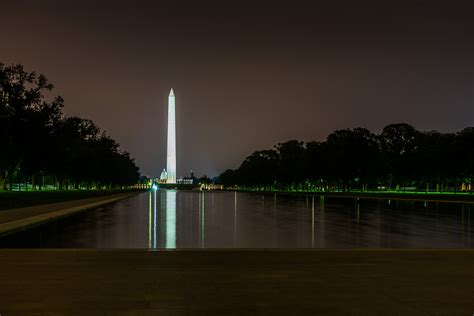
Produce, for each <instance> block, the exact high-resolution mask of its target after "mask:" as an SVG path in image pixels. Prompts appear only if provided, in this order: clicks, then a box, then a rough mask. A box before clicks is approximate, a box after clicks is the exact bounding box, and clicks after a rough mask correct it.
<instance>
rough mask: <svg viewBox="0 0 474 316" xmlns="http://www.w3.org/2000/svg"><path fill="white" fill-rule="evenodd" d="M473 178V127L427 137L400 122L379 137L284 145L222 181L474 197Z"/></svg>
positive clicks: (347, 135) (353, 133)
mask: <svg viewBox="0 0 474 316" xmlns="http://www.w3.org/2000/svg"><path fill="white" fill-rule="evenodd" d="M473 176H474V128H473V127H468V128H465V129H463V130H461V131H459V132H456V133H441V132H438V131H428V132H422V131H418V130H417V129H415V128H414V127H413V126H411V125H409V124H405V123H401V124H390V125H388V126H386V127H385V128H384V129H383V131H382V132H381V133H380V134H375V133H372V132H371V131H369V130H368V129H365V128H354V129H343V130H337V131H335V132H333V133H331V134H330V135H329V136H327V138H326V140H325V141H310V142H301V141H297V140H290V141H287V142H285V143H279V144H278V145H276V146H274V148H273V149H268V150H258V151H255V152H254V153H252V154H251V155H250V156H248V157H247V158H245V160H244V161H243V162H242V164H241V165H240V167H239V168H237V169H235V170H231V169H229V170H226V171H225V172H224V173H222V174H221V175H220V176H219V181H220V182H221V183H222V184H224V185H227V186H239V187H241V188H247V189H255V190H287V191H294V190H302V191H306V190H307V191H318V190H320V191H327V190H329V191H348V190H362V191H367V190H398V191H407V190H410V191H436V192H443V191H444V192H445V191H453V192H458V191H461V190H462V191H469V192H472V186H471V183H472V178H473Z"/></svg>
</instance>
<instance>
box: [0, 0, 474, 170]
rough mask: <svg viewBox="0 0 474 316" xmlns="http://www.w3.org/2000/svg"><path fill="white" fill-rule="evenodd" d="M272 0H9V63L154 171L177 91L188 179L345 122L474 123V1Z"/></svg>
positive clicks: (4, 30)
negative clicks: (33, 75) (48, 84)
mask: <svg viewBox="0 0 474 316" xmlns="http://www.w3.org/2000/svg"><path fill="white" fill-rule="evenodd" d="M73 2H74V4H73ZM98 3H99V4H98ZM265 3H267V2H259V1H222V0H221V1H215V2H209V1H189V2H184V1H176V0H168V1H124V2H121V1H97V0H96V1H64V0H62V1H47V0H46V1H45V0H42V1H33V0H31V1H22V0H15V1H12V0H10V1H4V0H0V6H1V7H0V8H1V9H0V61H2V62H4V63H22V64H24V65H25V66H26V67H27V69H29V70H36V71H38V72H40V73H43V74H45V75H46V76H47V77H48V78H49V79H50V81H52V82H53V84H54V85H55V93H56V94H59V95H62V96H63V97H64V98H65V100H66V107H65V109H64V111H65V113H66V114H68V115H78V116H81V117H86V118H90V119H92V120H94V121H95V122H96V123H97V124H98V125H99V126H101V127H102V128H103V129H105V130H106V131H107V132H108V134H109V135H111V136H112V137H113V138H114V139H116V140H117V141H118V142H119V143H120V144H121V145H122V147H123V148H124V149H125V150H127V151H129V152H130V153H131V154H132V155H133V156H134V157H135V158H136V161H137V163H138V165H139V166H140V167H141V170H142V173H143V174H145V175H153V176H159V173H160V171H161V170H162V169H163V168H164V167H165V164H166V161H165V160H166V152H165V151H166V126H165V124H166V107H167V96H168V93H169V90H170V88H171V87H173V89H174V91H175V94H176V104H177V109H176V111H177V114H176V115H177V126H178V131H177V139H178V149H177V151H178V176H183V175H186V174H188V173H189V170H190V169H193V170H194V172H195V173H196V174H197V175H201V174H203V173H205V174H208V175H210V176H215V175H217V174H218V173H220V172H222V171H224V170H225V169H227V168H235V167H238V165H239V164H240V162H241V161H242V160H243V158H245V157H246V156H247V155H248V154H250V153H251V152H253V151H254V150H257V149H264V148H271V147H272V146H273V145H274V144H276V143H278V142H282V141H286V140H289V139H295V138H296V139H299V140H305V141H307V140H323V139H324V138H325V137H326V136H327V134H328V133H330V132H332V131H334V130H335V129H340V128H353V127H359V126H362V127H367V128H369V129H371V130H373V131H376V132H379V131H380V130H381V129H382V128H383V126H385V125H386V124H389V123H396V122H407V123H410V124H413V125H415V126H416V127H417V128H419V129H421V130H431V129H437V130H440V131H454V130H458V129H461V128H463V127H466V126H472V125H474V124H473V122H474V110H473V107H474V92H473V91H474V74H473V71H474V13H473V10H472V7H470V6H469V1H454V0H453V1H448V0H446V1H433V0H431V1H415V0H412V1H370V2H369V1H324V2H322V1H321V2H319V1H306V2H303V1H296V0H293V1H286V2H281V1H273V2H271V3H272V5H271V6H270V5H268V6H267V5H264V4H265ZM224 5H227V6H224ZM229 5H233V6H232V7H229Z"/></svg>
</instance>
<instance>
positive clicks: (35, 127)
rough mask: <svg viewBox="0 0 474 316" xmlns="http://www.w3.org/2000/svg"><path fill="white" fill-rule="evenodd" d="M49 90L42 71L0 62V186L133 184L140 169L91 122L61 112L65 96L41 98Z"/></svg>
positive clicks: (36, 187) (36, 186)
mask: <svg viewBox="0 0 474 316" xmlns="http://www.w3.org/2000/svg"><path fill="white" fill-rule="evenodd" d="M52 89H53V85H52V84H51V83H50V82H49V81H48V80H47V79H46V77H45V76H44V75H41V74H37V73H36V72H28V71H25V69H24V67H23V66H22V65H19V64H15V65H5V64H3V63H0V189H4V190H6V189H10V190H11V189H12V188H13V185H14V184H19V183H29V184H30V185H29V186H30V187H32V188H33V189H43V188H45V187H46V186H48V187H54V188H58V189H68V188H76V189H77V188H112V187H119V186H127V185H132V184H135V183H137V181H138V179H139V169H138V167H137V166H136V164H135V162H134V159H132V158H131V157H130V154H129V153H127V152H125V151H123V150H121V149H120V147H119V144H118V143H117V142H116V141H115V140H113V139H112V138H110V137H109V136H107V134H106V133H105V132H104V131H102V130H101V129H100V128H99V127H98V126H97V125H96V124H95V123H94V122H93V121H91V120H88V119H83V118H80V117H75V116H73V117H68V116H65V115H64V114H63V113H62V108H63V106H64V100H63V99H62V98H61V97H59V96H58V97H56V98H54V99H52V100H48V99H47V98H46V96H45V95H49V93H50V91H52Z"/></svg>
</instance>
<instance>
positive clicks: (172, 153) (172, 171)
mask: <svg viewBox="0 0 474 316" xmlns="http://www.w3.org/2000/svg"><path fill="white" fill-rule="evenodd" d="M166 171H167V172H168V179H167V180H166V183H176V109H175V98H174V93H173V89H171V91H170V95H169V96H168V148H167V156H166Z"/></svg>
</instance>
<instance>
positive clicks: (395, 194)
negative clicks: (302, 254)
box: [238, 190, 474, 202]
mask: <svg viewBox="0 0 474 316" xmlns="http://www.w3.org/2000/svg"><path fill="white" fill-rule="evenodd" d="M238 191H241V192H253V193H278V194H302V195H317V196H319V195H324V196H328V197H349V198H358V197H359V198H377V199H407V200H418V201H448V202H474V194H471V193H469V192H457V193H454V192H421V191H418V192H402V191H363V192H361V191H346V192H321V191H256V190H238Z"/></svg>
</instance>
